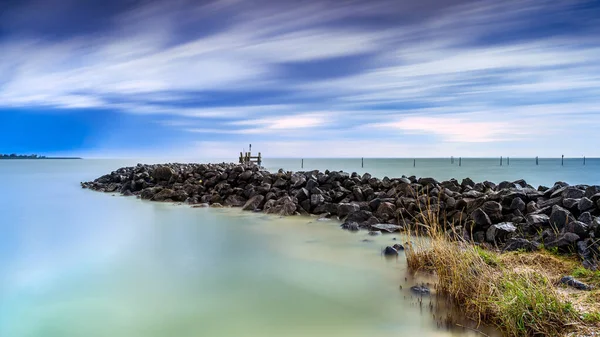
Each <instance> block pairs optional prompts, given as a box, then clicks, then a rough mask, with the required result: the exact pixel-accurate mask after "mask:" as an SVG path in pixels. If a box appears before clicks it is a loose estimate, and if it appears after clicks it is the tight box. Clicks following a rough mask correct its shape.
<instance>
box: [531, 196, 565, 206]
mask: <svg viewBox="0 0 600 337" xmlns="http://www.w3.org/2000/svg"><path fill="white" fill-rule="evenodd" d="M561 202H562V197H560V196H559V197H557V198H553V199H548V200H538V202H537V205H538V208H544V207H552V206H554V205H559V204H560V203H561Z"/></svg>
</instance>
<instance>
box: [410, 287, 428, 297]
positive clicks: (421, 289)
mask: <svg viewBox="0 0 600 337" xmlns="http://www.w3.org/2000/svg"><path fill="white" fill-rule="evenodd" d="M410 291H411V292H413V293H415V294H417V295H421V296H422V295H429V294H430V293H431V291H430V290H429V288H427V287H426V286H412V287H410Z"/></svg>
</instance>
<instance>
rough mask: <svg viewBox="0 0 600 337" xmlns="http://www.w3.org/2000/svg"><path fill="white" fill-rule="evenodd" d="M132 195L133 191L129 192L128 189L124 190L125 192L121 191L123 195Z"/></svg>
mask: <svg viewBox="0 0 600 337" xmlns="http://www.w3.org/2000/svg"><path fill="white" fill-rule="evenodd" d="M132 195H133V192H131V191H130V190H126V191H125V192H123V196H126V197H130V196H132Z"/></svg>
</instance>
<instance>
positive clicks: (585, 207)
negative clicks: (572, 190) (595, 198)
mask: <svg viewBox="0 0 600 337" xmlns="http://www.w3.org/2000/svg"><path fill="white" fill-rule="evenodd" d="M592 208H594V203H593V202H592V201H591V200H590V199H588V198H586V197H583V198H581V199H579V203H578V204H577V209H578V210H579V212H585V211H589V210H591V209H592Z"/></svg>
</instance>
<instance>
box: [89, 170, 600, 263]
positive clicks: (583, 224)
mask: <svg viewBox="0 0 600 337" xmlns="http://www.w3.org/2000/svg"><path fill="white" fill-rule="evenodd" d="M81 186H82V187H83V188H88V189H91V190H95V191H100V192H110V193H121V194H123V195H126V196H133V195H135V196H138V197H139V198H141V199H144V200H151V201H162V202H185V203H188V204H190V205H204V206H208V205H210V206H212V207H222V206H230V207H241V208H242V209H244V210H248V211H256V212H264V213H268V214H277V215H282V216H291V215H309V214H315V215H319V216H321V217H329V218H338V219H340V220H341V221H343V225H342V226H341V227H342V228H344V229H347V230H352V231H357V230H360V229H364V230H368V231H370V232H382V233H393V232H398V231H403V230H407V229H415V228H418V227H419V226H420V225H422V224H423V223H424V222H425V220H424V212H426V213H427V214H429V215H432V214H433V215H434V216H435V217H436V219H438V222H439V223H440V224H441V225H442V226H443V227H444V229H445V230H448V231H449V232H450V231H452V233H453V235H458V236H460V237H461V238H463V239H466V240H469V241H473V242H476V243H479V244H481V245H486V246H491V247H497V248H501V249H503V250H504V251H511V250H526V251H531V250H537V249H539V248H540V246H541V245H543V246H544V247H545V248H546V249H551V250H555V251H557V252H563V253H577V254H578V255H579V256H580V257H581V259H582V261H583V264H584V266H585V267H587V268H590V269H595V268H596V267H597V259H598V257H599V256H600V246H599V245H598V243H597V242H596V241H598V240H597V238H600V217H599V216H600V186H589V185H575V186H570V185H569V184H567V183H564V182H557V183H555V184H554V185H553V186H552V187H544V186H539V187H537V188H534V187H533V186H531V185H529V184H527V182H526V181H524V180H517V181H513V182H508V181H504V182H500V183H499V184H495V183H492V182H489V181H485V182H479V183H475V182H474V181H472V180H471V179H468V178H467V179H463V180H462V181H460V182H459V181H458V180H455V179H451V180H448V181H438V180H436V179H433V178H416V177H414V176H412V177H405V176H402V177H400V178H388V177H384V178H382V179H380V178H376V177H372V176H371V175H370V174H368V173H365V174H363V175H358V174H356V173H347V172H339V171H324V172H321V171H305V172H286V171H283V170H279V171H278V172H275V173H271V172H268V171H265V170H263V169H261V168H260V167H258V166H254V165H252V166H246V165H239V164H226V163H223V164H176V163H175V164H164V165H142V164H138V165H137V166H135V167H123V168H120V169H118V170H116V171H114V172H112V173H110V174H107V175H104V176H102V177H100V178H98V179H96V180H94V181H91V182H82V183H81Z"/></svg>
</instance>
